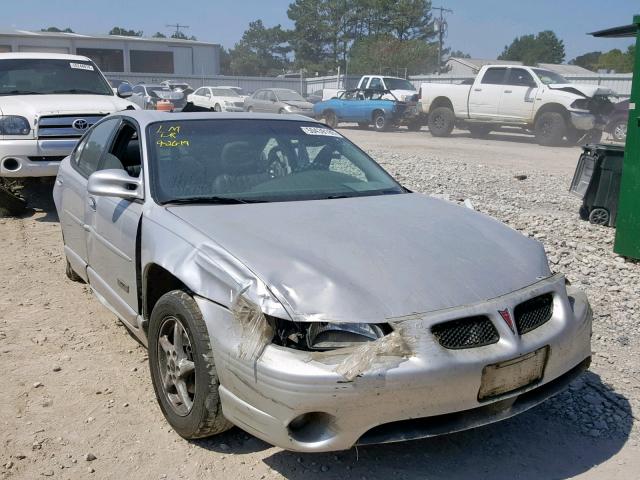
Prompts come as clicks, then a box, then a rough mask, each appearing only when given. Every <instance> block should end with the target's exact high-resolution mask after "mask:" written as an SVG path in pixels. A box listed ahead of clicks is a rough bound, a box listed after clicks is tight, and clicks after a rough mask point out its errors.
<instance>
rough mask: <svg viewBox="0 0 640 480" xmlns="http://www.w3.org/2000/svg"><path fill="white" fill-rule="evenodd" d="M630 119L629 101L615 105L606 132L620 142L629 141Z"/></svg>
mask: <svg viewBox="0 0 640 480" xmlns="http://www.w3.org/2000/svg"><path fill="white" fill-rule="evenodd" d="M628 119H629V100H623V101H621V102H618V103H616V104H615V107H614V109H613V112H611V114H610V115H609V118H608V119H607V126H606V127H605V132H607V133H608V134H609V135H611V136H612V137H613V139H614V140H616V141H618V142H624V141H625V140H626V139H627V120H628Z"/></svg>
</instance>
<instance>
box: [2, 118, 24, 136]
mask: <svg viewBox="0 0 640 480" xmlns="http://www.w3.org/2000/svg"><path fill="white" fill-rule="evenodd" d="M30 132H31V126H30V125H29V121H28V120H27V119H26V118H24V117H21V116H18V115H2V116H0V135H29V133H30Z"/></svg>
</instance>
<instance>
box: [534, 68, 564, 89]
mask: <svg viewBox="0 0 640 480" xmlns="http://www.w3.org/2000/svg"><path fill="white" fill-rule="evenodd" d="M532 70H533V71H534V72H535V74H536V75H537V76H538V78H539V79H540V81H541V82H542V83H544V84H545V85H549V84H550V83H571V82H569V80H567V79H566V78H564V77H563V76H562V75H560V74H559V73H556V72H552V71H550V70H542V69H541V68H532Z"/></svg>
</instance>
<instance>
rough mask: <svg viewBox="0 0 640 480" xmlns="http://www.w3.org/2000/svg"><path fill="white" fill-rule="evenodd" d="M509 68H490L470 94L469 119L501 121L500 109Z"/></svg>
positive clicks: (475, 84)
mask: <svg viewBox="0 0 640 480" xmlns="http://www.w3.org/2000/svg"><path fill="white" fill-rule="evenodd" d="M507 70H508V69H507V67H491V68H488V69H487V70H486V71H485V72H484V75H483V76H482V78H481V79H479V81H476V82H475V83H474V84H473V86H472V87H471V91H470V93H469V117H470V118H473V119H477V120H499V119H500V114H499V112H498V108H499V105H500V101H501V99H502V93H503V91H504V90H505V85H504V83H505V81H506V76H507Z"/></svg>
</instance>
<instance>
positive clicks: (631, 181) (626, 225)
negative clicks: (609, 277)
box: [591, 15, 640, 259]
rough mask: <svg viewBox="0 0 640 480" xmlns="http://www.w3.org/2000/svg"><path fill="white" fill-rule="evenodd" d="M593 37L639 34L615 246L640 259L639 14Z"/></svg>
mask: <svg viewBox="0 0 640 480" xmlns="http://www.w3.org/2000/svg"><path fill="white" fill-rule="evenodd" d="M591 35H593V36H594V37H636V58H635V62H634V69H633V82H632V85H631V99H630V104H629V123H628V124H627V141H626V145H625V152H624V164H623V167H622V179H621V182H620V200H619V204H618V218H617V223H616V241H615V244H614V247H613V250H614V251H615V252H616V253H619V254H620V255H624V256H625V257H631V258H637V259H640V15H636V16H634V17H633V24H631V25H625V26H623V27H614V28H609V29H607V30H601V31H599V32H594V33H592V34H591Z"/></svg>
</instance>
